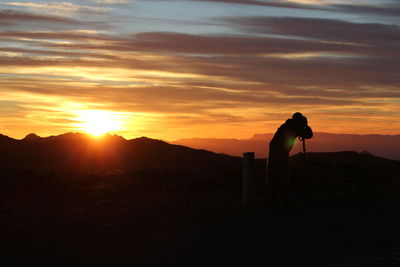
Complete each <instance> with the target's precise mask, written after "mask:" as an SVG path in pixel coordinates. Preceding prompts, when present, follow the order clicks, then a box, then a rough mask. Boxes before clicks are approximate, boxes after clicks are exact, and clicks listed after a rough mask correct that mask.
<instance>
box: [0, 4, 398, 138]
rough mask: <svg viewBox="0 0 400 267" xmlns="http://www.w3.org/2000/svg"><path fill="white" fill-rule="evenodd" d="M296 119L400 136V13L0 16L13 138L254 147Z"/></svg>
mask: <svg viewBox="0 0 400 267" xmlns="http://www.w3.org/2000/svg"><path fill="white" fill-rule="evenodd" d="M296 111H300V112H302V113H303V114H304V115H306V116H307V117H308V119H309V122H310V125H311V126H312V127H313V129H314V131H319V132H330V133H360V134H369V133H377V134H399V133H400V1H398V0H379V1H373V0H347V1H335V0H292V1H274V0H265V1H263V0H214V1H212V0H210V1H205V0H202V1H190V0H186V1H184V0H182V1H178V0H176V1H168V0H164V1H153V0H143V1H140V0H134V1H124V0H91V1H1V2H0V133H2V134H6V135H9V136H11V137H14V138H22V137H24V136H25V135H26V134H28V133H30V132H35V133H37V134H38V135H40V136H48V135H56V134H61V133H65V132H71V131H73V132H75V131H88V130H87V128H92V131H93V127H94V128H96V127H97V128H99V127H100V129H96V130H98V131H99V132H101V131H102V130H104V131H106V130H110V131H111V132H113V133H117V134H120V135H123V136H124V137H126V138H134V137H138V136H148V137H151V138H159V139H164V140H175V139H179V138H186V137H187V138H189V137H218V138H248V137H250V136H252V135H253V134H255V133H271V132H274V131H275V130H276V128H277V127H278V126H279V125H280V124H281V123H282V122H284V120H285V119H287V118H288V117H289V116H290V115H291V114H292V113H294V112H296ZM96 123H97V124H96ZM93 124H96V125H95V126H93ZM99 125H100V126H99ZM102 127H103V128H102ZM93 132H94V131H93Z"/></svg>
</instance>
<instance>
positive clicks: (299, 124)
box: [267, 112, 313, 207]
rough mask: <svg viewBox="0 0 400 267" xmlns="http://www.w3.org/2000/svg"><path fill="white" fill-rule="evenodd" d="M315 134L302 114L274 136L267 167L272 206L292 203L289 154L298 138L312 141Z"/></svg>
mask: <svg viewBox="0 0 400 267" xmlns="http://www.w3.org/2000/svg"><path fill="white" fill-rule="evenodd" d="M312 137H313V132H312V129H311V128H310V126H308V122H307V118H306V117H305V116H303V114H301V113H300V112H296V113H294V114H293V116H292V118H291V119H287V120H286V122H285V123H284V124H282V125H281V126H280V127H279V128H278V130H277V131H276V133H275V134H274V136H273V138H272V140H271V142H270V143H269V157H268V166H267V188H268V195H269V196H268V197H269V202H270V205H272V206H274V207H279V206H287V205H288V204H289V202H290V187H289V186H290V184H289V175H288V165H289V152H290V150H291V149H292V147H293V145H294V142H295V140H296V138H300V139H301V140H302V139H310V138H312Z"/></svg>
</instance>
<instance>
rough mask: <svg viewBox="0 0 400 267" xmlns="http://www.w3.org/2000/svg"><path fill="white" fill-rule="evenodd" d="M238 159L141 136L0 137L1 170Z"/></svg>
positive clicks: (166, 165)
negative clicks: (128, 138)
mask: <svg viewBox="0 0 400 267" xmlns="http://www.w3.org/2000/svg"><path fill="white" fill-rule="evenodd" d="M238 162H240V159H239V158H236V157H233V156H228V155H223V154H217V153H213V152H210V151H206V150H202V149H192V148H189V147H184V146H181V145H174V144H168V143H166V142H164V141H161V140H155V139H150V138H146V137H140V138H136V139H131V140H126V139H124V138H123V137H121V136H118V135H110V134H107V135H105V136H103V137H101V138H96V137H93V136H90V135H88V134H83V133H66V134H62V135H58V136H50V137H39V136H37V135H36V134H29V135H27V136H26V137H25V138H23V139H21V140H17V139H13V138H11V137H8V136H5V135H0V168H3V169H4V168H5V169H19V170H76V171H89V172H90V171H93V172H95V171H109V170H124V171H125V170H135V169H139V168H140V169H144V168H150V169H151V168H153V169H176V168H180V169H182V168H183V169H185V168H186V169H201V168H206V167H210V166H216V167H218V166H220V167H223V166H225V165H226V164H228V165H229V164H237V163H238Z"/></svg>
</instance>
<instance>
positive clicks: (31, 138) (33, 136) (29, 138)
mask: <svg viewBox="0 0 400 267" xmlns="http://www.w3.org/2000/svg"><path fill="white" fill-rule="evenodd" d="M40 139H42V138H41V137H40V136H38V135H37V134H35V133H30V134H28V135H27V136H25V137H24V138H23V139H22V141H35V140H40Z"/></svg>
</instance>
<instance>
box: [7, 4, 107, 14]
mask: <svg viewBox="0 0 400 267" xmlns="http://www.w3.org/2000/svg"><path fill="white" fill-rule="evenodd" d="M0 5H4V6H12V7H23V8H27V9H29V10H32V11H37V12H39V13H43V12H46V13H53V14H54V12H56V13H58V14H66V13H67V14H75V13H83V14H104V13H106V12H107V11H109V10H110V9H109V8H105V7H98V6H85V5H77V4H73V3H71V2H55V3H33V2H4V3H0Z"/></svg>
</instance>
